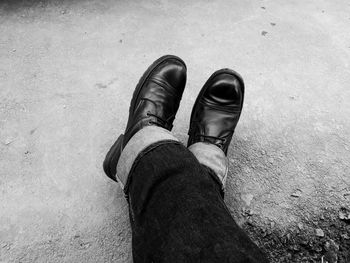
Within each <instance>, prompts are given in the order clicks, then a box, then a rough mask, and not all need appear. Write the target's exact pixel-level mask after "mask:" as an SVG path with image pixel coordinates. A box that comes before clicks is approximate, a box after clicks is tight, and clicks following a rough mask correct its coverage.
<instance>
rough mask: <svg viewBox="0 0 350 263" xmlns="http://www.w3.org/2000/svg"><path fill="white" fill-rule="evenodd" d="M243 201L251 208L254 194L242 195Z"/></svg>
mask: <svg viewBox="0 0 350 263" xmlns="http://www.w3.org/2000/svg"><path fill="white" fill-rule="evenodd" d="M241 198H242V200H243V201H244V203H245V204H246V205H247V206H250V203H251V202H252V200H253V198H254V195H252V194H242V195H241Z"/></svg>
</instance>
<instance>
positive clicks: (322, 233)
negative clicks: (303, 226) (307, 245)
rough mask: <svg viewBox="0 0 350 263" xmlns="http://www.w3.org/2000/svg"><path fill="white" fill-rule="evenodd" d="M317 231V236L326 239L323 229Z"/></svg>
mask: <svg viewBox="0 0 350 263" xmlns="http://www.w3.org/2000/svg"><path fill="white" fill-rule="evenodd" d="M315 231H316V236H318V237H324V232H323V230H322V229H321V228H317V229H316V230H315Z"/></svg>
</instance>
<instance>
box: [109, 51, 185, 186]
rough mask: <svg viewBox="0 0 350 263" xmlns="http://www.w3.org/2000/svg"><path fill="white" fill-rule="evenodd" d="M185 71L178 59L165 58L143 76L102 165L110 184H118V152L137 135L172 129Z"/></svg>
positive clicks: (155, 63)
mask: <svg viewBox="0 0 350 263" xmlns="http://www.w3.org/2000/svg"><path fill="white" fill-rule="evenodd" d="M186 71H187V70H186V65H185V63H184V62H183V61H182V60H181V59H180V58H178V57H176V56H172V55H167V56H163V57H161V58H159V59H157V60H156V61H155V62H154V63H153V64H152V65H151V66H150V67H149V68H148V69H147V70H146V72H145V73H144V74H143V76H142V77H141V79H140V81H139V83H138V84H137V86H136V89H135V91H134V94H133V97H132V100H131V103H130V108H129V119H128V123H127V126H126V129H125V132H124V134H122V135H120V136H119V138H118V139H117V141H116V142H115V143H114V144H113V146H112V147H111V149H110V150H109V152H108V153H107V155H106V158H105V161H104V163H103V169H104V171H105V173H106V175H107V176H108V177H110V178H111V179H112V180H114V181H117V179H116V166H117V163H118V160H119V158H120V155H121V152H122V150H123V148H124V147H125V145H126V144H127V143H128V141H129V140H130V139H131V137H132V136H133V135H134V134H135V133H136V132H138V131H139V130H141V129H142V128H143V127H146V126H150V125H156V126H159V127H162V128H164V129H167V130H169V131H170V130H171V129H172V127H173V121H174V119H175V114H176V112H177V110H178V108H179V104H180V100H181V97H182V93H183V91H184V88H185V84H186V77H187V76H186Z"/></svg>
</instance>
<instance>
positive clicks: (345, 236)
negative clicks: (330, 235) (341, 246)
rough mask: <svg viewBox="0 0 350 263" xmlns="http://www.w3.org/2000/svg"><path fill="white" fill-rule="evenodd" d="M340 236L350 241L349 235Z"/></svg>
mask: <svg viewBox="0 0 350 263" xmlns="http://www.w3.org/2000/svg"><path fill="white" fill-rule="evenodd" d="M340 236H341V237H342V238H344V239H346V240H348V239H350V237H349V236H348V234H347V233H345V234H341V235H340Z"/></svg>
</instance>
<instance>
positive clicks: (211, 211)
mask: <svg viewBox="0 0 350 263" xmlns="http://www.w3.org/2000/svg"><path fill="white" fill-rule="evenodd" d="M130 178H131V181H130V184H129V186H128V189H127V191H128V195H129V201H130V219H131V226H132V238H133V240H132V242H133V244H132V246H133V257H134V262H135V263H139V262H267V260H266V257H265V255H264V254H263V253H262V251H261V250H260V249H259V248H258V247H257V246H256V245H255V244H254V243H253V242H252V241H251V240H250V239H249V237H248V236H247V235H246V234H245V233H244V232H243V230H242V229H241V228H239V227H238V225H237V224H236V223H235V221H234V220H233V218H232V217H231V215H230V213H229V211H228V209H227V208H226V205H225V204H224V201H223V198H222V196H221V194H220V189H221V186H220V185H219V184H218V183H217V182H216V181H215V180H214V179H213V178H212V176H210V174H209V173H208V170H207V169H205V168H204V167H203V166H202V165H201V164H199V162H198V161H197V159H196V158H195V157H194V155H193V154H192V153H191V152H190V151H189V150H188V149H187V148H185V147H184V146H182V145H180V144H179V143H171V144H165V145H160V146H158V147H156V148H154V149H152V150H150V151H148V152H147V151H144V154H141V155H140V156H139V157H138V158H137V160H136V161H135V163H134V165H133V168H132V170H131V173H130Z"/></svg>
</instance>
